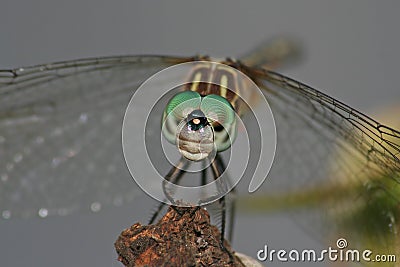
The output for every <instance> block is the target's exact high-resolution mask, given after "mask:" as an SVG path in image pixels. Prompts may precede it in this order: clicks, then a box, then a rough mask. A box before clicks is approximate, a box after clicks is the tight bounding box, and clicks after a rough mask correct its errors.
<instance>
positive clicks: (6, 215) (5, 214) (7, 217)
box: [1, 210, 11, 219]
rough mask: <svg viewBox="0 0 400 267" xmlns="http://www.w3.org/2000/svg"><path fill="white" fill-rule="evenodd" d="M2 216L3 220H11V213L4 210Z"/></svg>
mask: <svg viewBox="0 0 400 267" xmlns="http://www.w3.org/2000/svg"><path fill="white" fill-rule="evenodd" d="M1 216H2V217H3V219H10V218H11V211H9V210H3V212H2V213H1Z"/></svg>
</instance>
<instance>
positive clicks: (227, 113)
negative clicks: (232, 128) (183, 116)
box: [200, 95, 235, 127]
mask: <svg viewBox="0 0 400 267" xmlns="http://www.w3.org/2000/svg"><path fill="white" fill-rule="evenodd" d="M200 109H201V111H203V112H204V114H205V115H206V117H207V118H208V119H210V120H211V121H213V122H218V123H219V124H221V125H223V126H224V127H228V126H229V125H230V124H232V123H233V122H234V120H235V111H234V109H233V107H232V105H231V103H229V101H228V100H226V99H225V98H224V97H222V96H218V95H207V96H205V97H204V98H203V100H202V101H201V104H200Z"/></svg>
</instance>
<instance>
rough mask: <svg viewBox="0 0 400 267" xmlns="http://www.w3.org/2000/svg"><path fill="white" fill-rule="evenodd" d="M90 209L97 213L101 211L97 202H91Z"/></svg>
mask: <svg viewBox="0 0 400 267" xmlns="http://www.w3.org/2000/svg"><path fill="white" fill-rule="evenodd" d="M90 209H91V210H92V211H93V212H99V211H100V210H101V204H100V203H99V202H93V203H92V204H91V205H90Z"/></svg>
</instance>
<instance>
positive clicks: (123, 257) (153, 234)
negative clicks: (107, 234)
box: [115, 207, 244, 267]
mask: <svg viewBox="0 0 400 267" xmlns="http://www.w3.org/2000/svg"><path fill="white" fill-rule="evenodd" d="M115 248H116V250H117V253H118V260H119V261H121V262H122V263H123V264H124V265H125V266H129V267H130V266H157V267H160V266H226V267H228V266H229V267H233V266H235V267H237V266H240V267H244V265H243V263H242V262H241V261H240V259H239V258H238V257H236V256H235V254H234V252H233V251H232V248H231V247H230V245H229V243H228V242H227V241H224V245H223V246H221V233H220V232H219V230H218V228H217V227H216V226H212V225H210V216H209V214H208V212H207V211H206V210H204V209H202V208H199V207H194V208H180V207H175V208H171V207H170V208H169V210H168V212H167V213H166V214H165V216H164V217H163V218H161V220H160V221H159V222H157V223H156V224H154V225H147V226H144V225H141V224H140V223H136V224H134V225H132V226H131V227H130V228H128V229H126V230H124V231H123V232H122V233H121V234H120V236H119V237H118V239H117V241H116V242H115Z"/></svg>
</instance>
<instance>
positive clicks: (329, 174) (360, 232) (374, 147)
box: [239, 68, 400, 266]
mask: <svg viewBox="0 0 400 267" xmlns="http://www.w3.org/2000/svg"><path fill="white" fill-rule="evenodd" d="M246 71H247V72H248V74H249V75H250V76H251V77H253V78H254V79H255V80H256V82H257V83H258V84H259V85H260V86H261V87H262V88H263V89H265V96H266V98H267V100H268V102H269V104H270V106H271V109H272V112H273V115H274V119H275V123H276V127H277V136H278V143H277V151H276V156H275V160H274V164H273V165H272V169H271V172H270V173H269V176H268V179H267V180H266V182H265V183H264V185H263V192H258V194H257V195H256V196H254V197H250V198H249V199H242V200H241V201H242V203H240V201H239V204H242V205H243V206H245V207H246V209H256V210H258V211H259V210H260V209H269V210H282V209H286V210H291V211H292V212H294V214H295V216H294V217H295V218H297V219H298V220H299V221H301V222H303V223H304V225H305V228H306V229H307V231H308V232H311V234H312V235H313V236H317V237H319V238H323V239H325V240H324V241H325V242H326V241H328V242H329V241H332V240H334V239H335V238H336V239H337V238H339V237H342V236H344V237H347V240H348V242H349V243H350V244H351V245H352V247H358V248H365V247H368V246H370V245H373V246H374V248H376V250H375V251H374V252H375V253H377V252H378V251H379V249H381V251H382V250H384V251H386V252H392V253H394V252H396V253H398V251H399V246H398V245H399V240H398V239H399V238H398V234H399V232H398V231H399V230H400V228H399V223H398V221H399V219H400V210H399V207H400V161H399V157H400V132H399V131H397V130H395V129H392V128H390V127H387V126H385V125H382V124H380V123H379V122H377V121H375V120H373V119H371V118H369V117H368V116H366V115H364V114H362V113H360V112H358V111H357V110H354V109H353V108H351V107H349V106H347V105H345V104H343V103H341V102H339V101H337V100H335V99H333V98H331V97H329V96H327V95H325V94H323V93H321V92H319V91H318V90H315V89H313V88H311V87H309V86H307V85H304V84H302V83H300V82H297V81H295V80H292V79H290V78H287V77H285V76H283V75H280V74H278V73H275V72H272V71H267V70H262V69H253V68H251V69H247V70H246ZM300 214H302V215H300ZM305 218H306V219H305ZM304 219H305V220H304ZM327 239H332V240H327ZM380 266H381V265H380Z"/></svg>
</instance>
